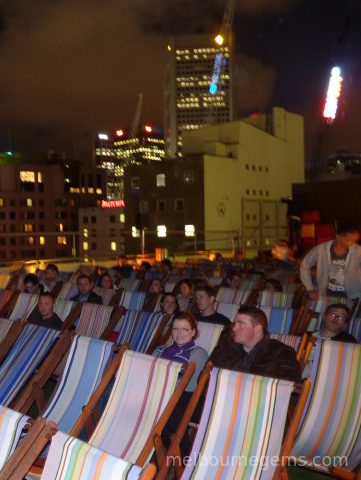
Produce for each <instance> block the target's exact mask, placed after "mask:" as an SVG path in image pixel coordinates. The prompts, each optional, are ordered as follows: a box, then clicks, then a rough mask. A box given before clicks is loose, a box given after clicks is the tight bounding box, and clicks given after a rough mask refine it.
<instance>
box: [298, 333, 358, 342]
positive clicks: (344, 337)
mask: <svg viewBox="0 0 361 480" xmlns="http://www.w3.org/2000/svg"><path fill="white" fill-rule="evenodd" d="M307 333H308V335H309V336H311V335H312V333H315V332H307ZM330 340H337V341H338V342H346V343H357V340H356V338H355V337H354V336H353V335H351V333H347V332H344V331H342V332H340V333H338V334H337V335H335V336H334V337H331V338H330Z"/></svg>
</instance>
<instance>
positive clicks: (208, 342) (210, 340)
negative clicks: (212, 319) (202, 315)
mask: <svg viewBox="0 0 361 480" xmlns="http://www.w3.org/2000/svg"><path fill="white" fill-rule="evenodd" d="M197 326H198V331H199V335H198V337H197V338H196V339H195V344H196V345H198V346H199V347H202V348H204V350H206V351H207V352H208V353H209V355H210V354H211V353H212V351H213V349H214V347H215V346H216V345H217V343H218V340H219V337H220V336H221V333H222V331H223V328H224V325H219V324H218V323H207V322H202V321H197Z"/></svg>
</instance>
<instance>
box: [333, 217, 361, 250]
mask: <svg viewBox="0 0 361 480" xmlns="http://www.w3.org/2000/svg"><path fill="white" fill-rule="evenodd" d="M359 239H360V234H359V232H358V230H357V228H356V227H355V225H353V224H351V223H341V224H340V225H339V226H338V228H337V234H336V243H337V245H340V246H341V247H342V248H344V249H345V250H348V249H349V248H350V247H351V246H352V245H354V244H355V243H357V242H358V241H359Z"/></svg>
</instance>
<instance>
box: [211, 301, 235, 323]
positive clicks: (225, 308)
mask: <svg viewBox="0 0 361 480" xmlns="http://www.w3.org/2000/svg"><path fill="white" fill-rule="evenodd" d="M214 309H215V311H216V312H218V313H222V315H225V316H226V317H227V318H229V319H230V321H231V322H233V321H234V319H235V317H236V315H237V313H238V310H239V304H238V303H225V302H214Z"/></svg>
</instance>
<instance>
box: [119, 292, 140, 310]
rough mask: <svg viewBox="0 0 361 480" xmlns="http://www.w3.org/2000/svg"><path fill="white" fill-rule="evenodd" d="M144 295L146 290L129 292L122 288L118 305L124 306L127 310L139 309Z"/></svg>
mask: <svg viewBox="0 0 361 480" xmlns="http://www.w3.org/2000/svg"><path fill="white" fill-rule="evenodd" d="M146 295H147V294H146V292H131V291H128V290H124V291H123V292H122V294H121V297H120V300H119V302H118V305H119V306H122V307H124V308H126V309H127V310H128V309H129V310H141V309H142V308H143V305H144V301H145V298H146Z"/></svg>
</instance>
